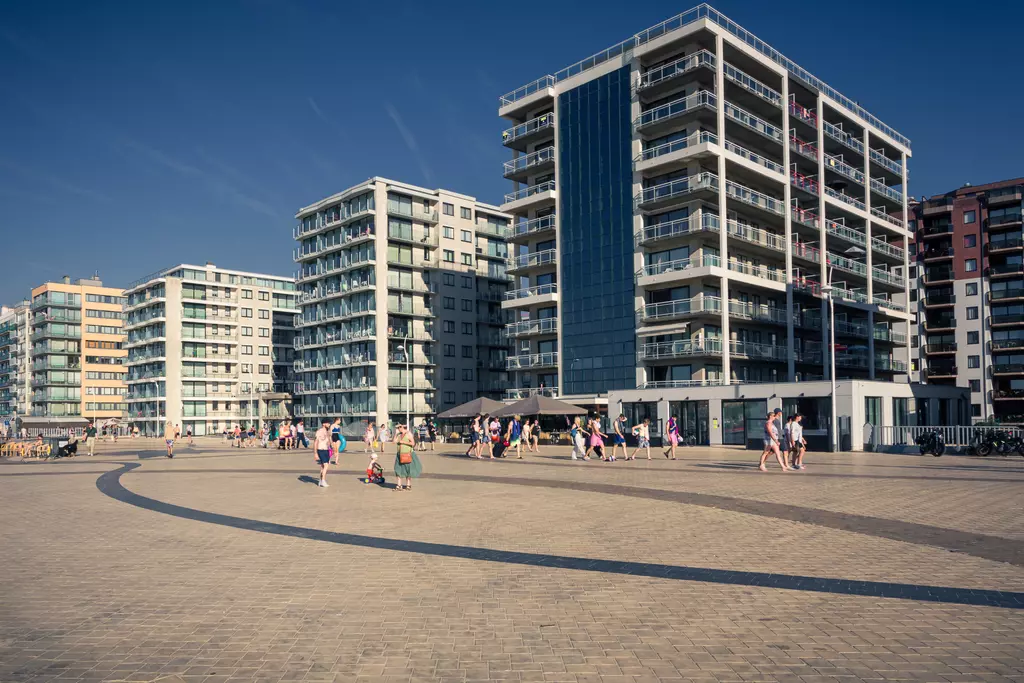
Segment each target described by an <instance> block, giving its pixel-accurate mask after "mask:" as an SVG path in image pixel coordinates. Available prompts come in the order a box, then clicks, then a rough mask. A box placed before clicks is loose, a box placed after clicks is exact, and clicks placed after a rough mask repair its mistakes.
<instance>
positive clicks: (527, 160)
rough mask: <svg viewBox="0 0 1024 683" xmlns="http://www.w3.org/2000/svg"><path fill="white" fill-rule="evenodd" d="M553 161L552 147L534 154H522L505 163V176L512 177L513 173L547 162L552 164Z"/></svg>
mask: <svg viewBox="0 0 1024 683" xmlns="http://www.w3.org/2000/svg"><path fill="white" fill-rule="evenodd" d="M554 160H555V148H554V147H545V148H544V149H538V150H537V151H536V152H531V153H529V154H524V155H522V156H519V157H516V158H515V159H513V160H511V161H506V162H505V164H504V168H505V175H506V176H509V175H512V174H513V173H521V172H523V171H527V170H529V169H531V168H533V167H535V166H541V165H543V164H546V163H549V162H554Z"/></svg>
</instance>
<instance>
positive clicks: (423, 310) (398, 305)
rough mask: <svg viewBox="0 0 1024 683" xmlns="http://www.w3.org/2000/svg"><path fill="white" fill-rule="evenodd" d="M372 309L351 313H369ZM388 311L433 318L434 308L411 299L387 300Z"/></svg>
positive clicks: (396, 313)
mask: <svg viewBox="0 0 1024 683" xmlns="http://www.w3.org/2000/svg"><path fill="white" fill-rule="evenodd" d="M372 313H373V312H372V311H369V312H366V311H360V312H358V313H353V315H367V314H371V315H372ZM388 313H393V314H395V315H411V316H415V317H420V318H433V317H434V315H435V314H434V308H433V307H432V306H424V305H423V303H422V302H413V301H388Z"/></svg>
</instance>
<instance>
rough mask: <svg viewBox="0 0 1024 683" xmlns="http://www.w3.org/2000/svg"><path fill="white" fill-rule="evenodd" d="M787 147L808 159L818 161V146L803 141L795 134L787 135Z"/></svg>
mask: <svg viewBox="0 0 1024 683" xmlns="http://www.w3.org/2000/svg"><path fill="white" fill-rule="evenodd" d="M789 148H790V149H791V150H793V151H794V152H796V153H797V154H799V155H801V156H803V157H806V158H807V159H810V160H811V161H813V162H815V163H817V162H818V147H817V145H812V144H811V143H809V142H804V141H803V140H801V139H800V138H798V137H797V136H796V135H790V136H789Z"/></svg>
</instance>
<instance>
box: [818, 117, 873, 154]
mask: <svg viewBox="0 0 1024 683" xmlns="http://www.w3.org/2000/svg"><path fill="white" fill-rule="evenodd" d="M822 130H823V131H824V132H825V135H827V136H828V137H830V138H832V139H833V140H835V141H836V142H840V143H842V144H844V145H846V146H847V147H849V148H850V149H852V150H853V151H855V152H859V153H861V154H863V153H864V143H863V142H861V141H860V140H858V139H857V138H855V137H853V136H852V135H850V134H849V133H847V132H846V131H845V130H843V129H842V128H840V127H839V126H836V125H834V124H831V123H829V122H828V121H822Z"/></svg>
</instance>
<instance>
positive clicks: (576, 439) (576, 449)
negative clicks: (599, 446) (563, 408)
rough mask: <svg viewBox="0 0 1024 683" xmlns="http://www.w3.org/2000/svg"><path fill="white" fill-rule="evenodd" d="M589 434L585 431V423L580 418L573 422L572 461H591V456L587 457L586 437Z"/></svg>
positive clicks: (570, 434)
mask: <svg viewBox="0 0 1024 683" xmlns="http://www.w3.org/2000/svg"><path fill="white" fill-rule="evenodd" d="M586 434H587V433H586V432H585V431H584V430H583V422H582V420H580V418H578V417H577V418H575V419H574V420H573V422H572V428H571V429H570V430H569V438H570V439H571V440H572V459H573V460H579V459H580V458H582V459H584V460H590V456H588V455H587V446H586V441H585V440H584V437H585V435H586Z"/></svg>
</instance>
